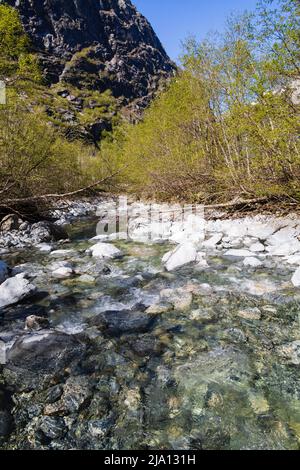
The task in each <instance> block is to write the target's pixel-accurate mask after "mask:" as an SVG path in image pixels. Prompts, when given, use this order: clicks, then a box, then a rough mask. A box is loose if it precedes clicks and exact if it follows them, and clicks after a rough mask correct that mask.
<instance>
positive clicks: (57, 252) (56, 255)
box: [50, 250, 76, 258]
mask: <svg viewBox="0 0 300 470" xmlns="http://www.w3.org/2000/svg"><path fill="white" fill-rule="evenodd" d="M75 254H76V252H75V251H74V250H55V251H52V252H51V253H50V256H52V257H53V258H63V257H68V256H72V255H75Z"/></svg>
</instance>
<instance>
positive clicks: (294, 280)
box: [292, 268, 300, 287]
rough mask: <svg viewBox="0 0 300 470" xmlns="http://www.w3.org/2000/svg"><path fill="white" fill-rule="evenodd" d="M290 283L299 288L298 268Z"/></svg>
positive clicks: (299, 274)
mask: <svg viewBox="0 0 300 470" xmlns="http://www.w3.org/2000/svg"><path fill="white" fill-rule="evenodd" d="M292 283H293V285H294V286H295V287H300V268H298V269H297V271H296V272H295V274H294V275H293V277H292Z"/></svg>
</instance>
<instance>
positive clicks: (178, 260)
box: [162, 242, 197, 271]
mask: <svg viewBox="0 0 300 470" xmlns="http://www.w3.org/2000/svg"><path fill="white" fill-rule="evenodd" d="M196 259H197V250H196V247H195V245H194V243H190V242H187V243H183V244H182V245H179V246H178V247H177V248H175V250H173V251H170V252H169V253H166V254H165V256H164V257H163V259H162V262H163V264H164V265H165V267H166V269H167V271H175V270H176V269H178V268H180V267H182V266H185V265H187V264H190V263H194V262H195V261H196Z"/></svg>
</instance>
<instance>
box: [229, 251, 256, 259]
mask: <svg viewBox="0 0 300 470" xmlns="http://www.w3.org/2000/svg"><path fill="white" fill-rule="evenodd" d="M225 256H232V257H233V258H251V257H252V256H253V252H252V251H249V250H228V251H226V253H225Z"/></svg>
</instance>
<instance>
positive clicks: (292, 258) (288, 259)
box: [285, 253, 300, 266]
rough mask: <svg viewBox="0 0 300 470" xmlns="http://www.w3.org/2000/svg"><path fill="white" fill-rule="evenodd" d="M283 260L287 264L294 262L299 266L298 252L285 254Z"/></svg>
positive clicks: (299, 256) (299, 255) (299, 257)
mask: <svg viewBox="0 0 300 470" xmlns="http://www.w3.org/2000/svg"><path fill="white" fill-rule="evenodd" d="M285 261H286V262H287V263H288V264H295V265H299V266H300V253H296V254H295V255H292V256H287V257H286V259H285Z"/></svg>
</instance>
